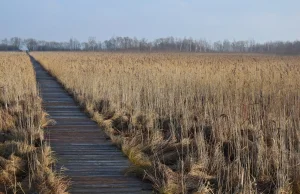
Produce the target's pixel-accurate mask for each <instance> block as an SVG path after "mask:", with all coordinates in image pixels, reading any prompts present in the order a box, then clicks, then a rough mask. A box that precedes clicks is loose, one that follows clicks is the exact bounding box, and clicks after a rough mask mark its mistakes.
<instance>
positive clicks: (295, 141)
mask: <svg viewBox="0 0 300 194" xmlns="http://www.w3.org/2000/svg"><path fill="white" fill-rule="evenodd" d="M33 56H34V57H35V58H36V59H37V60H38V61H40V62H41V63H42V65H43V66H44V67H45V68H46V69H47V70H49V71H50V72H51V73H52V74H53V75H55V76H56V77H57V78H58V79H59V80H60V81H61V82H62V83H63V84H64V85H65V87H66V88H67V89H68V90H69V91H70V92H71V93H73V94H74V96H75V97H76V98H77V100H78V101H79V102H80V103H81V104H82V106H84V107H85V108H86V110H87V111H88V112H89V113H90V114H91V116H92V117H93V118H94V119H95V120H96V121H98V122H99V124H100V125H101V126H103V127H104V128H105V129H106V131H107V132H108V133H109V135H110V136H111V138H112V139H113V140H114V141H115V143H116V144H118V145H120V146H121V147H122V150H123V151H124V153H126V154H127V155H128V157H129V158H130V159H131V160H132V161H133V163H135V164H137V165H138V166H139V167H140V168H138V167H134V168H133V169H130V170H129V171H131V172H132V171H135V172H136V173H137V174H139V175H141V173H142V175H143V176H144V177H145V178H148V179H150V180H151V181H152V182H153V184H154V187H155V188H156V189H157V190H158V191H159V192H161V193H300V190H299V184H300V179H299V173H300V166H299V164H300V142H299V140H300V129H299V126H300V122H299V118H300V97H299V84H300V57H296V56H295V57H285V56H264V55H238V54H235V55H229V54H228V55H215V54H206V55H203V54H179V53H151V54H138V53H125V54H123V53H75V52H74V53H33Z"/></svg>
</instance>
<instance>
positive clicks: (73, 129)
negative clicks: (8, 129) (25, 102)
mask: <svg viewBox="0 0 300 194" xmlns="http://www.w3.org/2000/svg"><path fill="white" fill-rule="evenodd" d="M30 58H31V62H32V64H33V66H34V69H35V72H36V79H37V82H38V85H39V89H40V95H41V97H42V99H43V108H44V109H45V110H46V112H47V113H48V114H49V115H50V118H51V119H54V120H55V121H56V124H55V125H53V126H49V127H47V128H46V129H45V132H46V139H47V141H49V143H50V146H51V148H52V150H53V151H54V152H55V155H56V157H57V160H58V161H57V164H56V165H57V168H58V169H60V168H65V169H66V170H65V171H64V174H65V175H66V176H68V177H69V178H70V179H71V187H70V190H69V191H70V193H90V194H93V193H109V194H114V193H128V194H129V193H130V194H134V193H136V194H137V193H139V194H140V193H141V194H143V193H145V194H146V193H147V194H148V193H152V187H151V185H150V184H149V183H145V182H142V180H140V179H138V178H136V177H132V176H125V175H124V170H125V169H126V168H127V167H128V166H129V165H130V162H129V160H128V159H127V158H126V157H125V156H124V154H123V153H122V152H121V151H120V150H119V149H118V148H117V147H116V146H114V145H113V144H112V142H111V141H110V140H109V139H108V138H106V137H107V136H106V135H105V133H104V132H103V130H101V129H100V128H99V126H98V125H97V123H96V122H94V121H92V120H91V119H90V118H89V117H88V116H87V115H86V114H85V113H84V112H83V111H82V110H81V109H80V107H79V105H77V104H76V102H75V101H74V99H73V98H72V97H71V96H70V95H69V94H68V92H67V91H66V90H65V89H64V88H63V86H62V85H61V84H60V83H59V82H58V81H57V80H56V79H55V78H54V77H52V76H51V75H50V74H49V73H48V72H47V71H46V70H45V69H44V68H43V67H42V66H41V65H40V64H39V63H38V62H37V61H36V60H35V59H34V58H33V57H31V56H30ZM62 65H63V64H62Z"/></svg>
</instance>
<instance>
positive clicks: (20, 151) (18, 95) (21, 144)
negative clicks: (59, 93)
mask: <svg viewBox="0 0 300 194" xmlns="http://www.w3.org/2000/svg"><path fill="white" fill-rule="evenodd" d="M0 73H1V75H0V193H49V194H50V193H51V194H52V193H57V194H61V193H67V192H66V190H67V185H68V182H67V180H66V179H65V178H64V177H63V176H62V175H61V174H60V173H56V172H54V171H53V166H54V162H55V160H54V158H53V155H52V153H51V149H50V147H49V146H48V145H46V143H45V141H44V132H43V130H42V127H43V126H45V124H47V122H48V120H47V118H46V114H45V113H44V112H43V110H42V106H41V99H40V97H39V96H38V92H37V88H36V81H35V73H34V70H33V67H32V65H31V62H30V60H29V57H28V56H27V55H26V54H25V53H7V52H6V53H0Z"/></svg>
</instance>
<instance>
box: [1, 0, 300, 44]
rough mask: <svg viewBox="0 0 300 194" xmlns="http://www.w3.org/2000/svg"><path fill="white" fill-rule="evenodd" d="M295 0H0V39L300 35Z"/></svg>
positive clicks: (292, 37)
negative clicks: (15, 37) (14, 37)
mask: <svg viewBox="0 0 300 194" xmlns="http://www.w3.org/2000/svg"><path fill="white" fill-rule="evenodd" d="M299 7H300V1H299V0H286V1H283V0H269V1H267V0H247V1H246V0H105V1H104V0H26V1H25V0H0V39H3V38H5V37H8V38H10V37H13V36H18V37H21V38H29V37H34V38H36V39H43V40H57V41H65V40H66V41H67V40H69V38H70V37H74V38H77V39H78V40H80V41H85V40H87V38H88V37H89V36H95V37H97V40H104V39H108V38H110V37H112V36H130V37H134V36H135V37H137V38H142V37H144V38H147V39H148V40H153V39H155V38H158V37H166V36H174V37H193V38H196V39H199V38H206V39H207V40H211V41H215V40H223V39H225V38H227V39H230V40H233V39H236V40H240V39H244V40H248V39H251V38H254V39H255V40H257V41H259V42H261V41H268V40H296V39H298V40H299V39H300V11H299Z"/></svg>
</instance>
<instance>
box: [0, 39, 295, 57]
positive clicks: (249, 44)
mask: <svg viewBox="0 0 300 194" xmlns="http://www.w3.org/2000/svg"><path fill="white" fill-rule="evenodd" d="M21 47H23V48H24V47H25V48H27V49H28V50H29V51H148V52H149V51H150V52H151V51H154V52H155V51H177V52H203V53H205V52H236V53H274V54H300V41H293V42H289V41H286V42H284V41H274V42H272V41H270V42H265V43H256V42H255V41H254V40H246V41H229V40H224V41H216V42H211V41H207V40H205V39H200V40H196V39H193V38H174V37H166V38H158V39H155V40H153V41H148V40H146V39H144V38H143V39H137V38H130V37H112V38H110V39H109V40H105V41H102V42H101V41H97V40H96V38H95V37H89V38H88V41H86V42H80V41H78V40H77V39H75V38H71V39H70V40H69V41H68V42H56V41H43V40H35V39H33V38H29V39H23V40H22V39H21V38H18V37H13V38H11V39H9V40H8V39H4V40H2V41H1V43H0V51H13V50H20V49H21Z"/></svg>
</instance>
